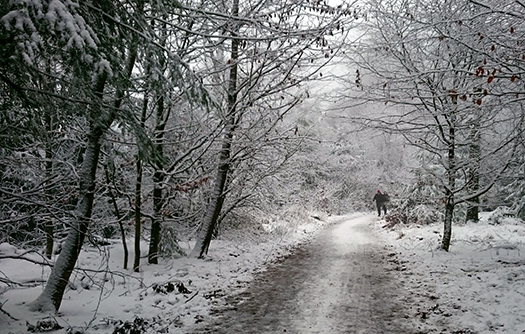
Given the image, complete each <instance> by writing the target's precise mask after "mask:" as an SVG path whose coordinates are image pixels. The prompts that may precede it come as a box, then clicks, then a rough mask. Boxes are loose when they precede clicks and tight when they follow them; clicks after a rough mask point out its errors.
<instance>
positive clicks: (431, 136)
mask: <svg viewBox="0 0 525 334" xmlns="http://www.w3.org/2000/svg"><path fill="white" fill-rule="evenodd" d="M524 16H525V6H524V5H523V4H522V3H521V2H519V1H513V2H506V1H496V0H494V1H488V2H479V1H474V0H470V1H468V0H465V1H459V0H458V1H446V2H445V1H437V2H436V1H408V0H407V1H402V0H389V1H379V0H371V1H362V2H356V3H348V4H346V3H345V4H337V5H330V4H328V3H325V2H322V1H310V2H304V1H293V0H292V1H262V2H254V3H252V2H243V1H238V0H233V1H224V2H208V1H203V2H201V3H200V4H199V5H198V6H197V5H196V4H194V3H193V2H183V1H182V2H172V1H165V2H164V1H157V2H154V3H149V2H145V1H118V2H114V1H96V2H90V1H83V2H82V3H76V2H74V1H59V0H52V1H38V0H35V1H22V0H13V1H9V2H3V3H2V4H1V5H0V17H1V25H0V39H1V41H2V43H1V45H2V46H1V49H0V52H1V55H0V85H2V90H1V96H0V104H1V108H0V113H1V114H0V215H1V217H0V224H1V227H2V228H1V231H0V241H1V242H2V243H9V244H12V245H15V246H16V247H20V248H24V249H27V250H30V251H36V252H39V253H40V254H42V260H41V263H42V264H43V265H49V263H50V262H49V259H51V258H53V259H54V263H53V270H52V271H51V274H50V277H49V279H48V281H47V283H46V286H45V289H44V290H43V291H42V294H41V295H40V296H39V297H38V298H37V299H36V300H35V301H34V302H33V303H32V304H31V308H32V309H33V310H35V311H57V310H59V308H60V304H61V301H62V297H63V294H64V291H65V289H66V287H67V282H68V281H69V278H70V276H71V274H72V272H73V271H74V270H75V264H76V260H77V258H78V256H79V253H80V251H81V248H82V246H83V244H84V242H85V241H87V242H89V243H91V244H100V243H103V242H104V239H108V238H121V240H122V244H123V247H125V248H124V250H123V251H124V263H123V264H122V266H123V268H124V269H126V268H129V269H131V270H134V271H140V270H141V266H142V265H143V262H144V261H147V262H148V263H150V264H155V263H158V261H159V260H161V259H165V258H170V257H177V256H186V255H188V256H192V257H200V258H202V257H205V256H206V254H207V252H208V249H209V245H210V242H213V241H212V239H214V238H215V237H217V236H219V235H221V234H225V233H228V231H229V230H236V231H238V230H241V231H242V230H245V231H247V233H252V232H248V231H253V230H261V229H262V226H263V225H264V224H267V223H269V222H273V221H283V222H286V221H289V222H292V221H294V222H295V221H297V217H298V216H299V217H305V219H306V218H307V217H311V216H315V217H318V218H319V217H322V216H323V215H336V214H342V213H348V212H354V211H360V210H369V209H372V208H373V206H372V205H373V203H372V196H373V194H374V193H375V191H376V190H377V189H381V190H384V191H387V192H388V193H389V194H390V196H391V198H392V200H391V203H390V206H391V207H392V209H393V210H392V211H391V214H390V216H389V217H388V220H389V222H390V223H392V224H396V223H401V222H402V223H407V224H427V223H430V222H434V221H442V222H443V227H444V228H443V238H442V240H441V245H440V247H442V248H443V249H445V250H448V249H449V247H450V237H451V233H452V226H453V223H456V224H457V223H459V224H461V223H464V222H466V221H467V220H472V221H476V220H477V219H478V214H479V211H481V210H495V209H498V210H500V211H501V215H502V216H505V215H507V216H517V217H521V218H522V219H523V218H525V187H524V183H525V161H524V156H525V154H524V153H525V144H524V143H525V141H524V140H523V135H524V134H523V131H524V129H525V125H524V115H525V113H524V111H523V96H524V95H523V91H524V87H523V75H524V73H525V72H524V65H525V50H524V46H523V43H524V35H525V26H524V24H523V22H524V20H523V18H524ZM130 235H131V236H133V240H134V241H133V245H127V241H128V237H129V236H130ZM141 240H147V242H148V249H147V252H145V250H141V249H140V247H141ZM181 240H185V241H186V240H192V241H194V245H195V246H194V247H193V250H192V251H191V252H190V254H183V250H182V248H181V247H180V245H179V242H180V241H181ZM127 247H133V248H134V251H133V254H135V256H134V258H133V259H128V256H127V255H126V254H128V249H127ZM142 253H146V254H147V256H146V258H144V259H141V256H140V255H141V254H142ZM57 254H58V256H57V257H56V256H55V255H57ZM2 256H4V255H0V258H2ZM20 257H23V256H20ZM55 259H56V260H55ZM130 260H133V261H130ZM33 261H34V260H33ZM130 262H132V264H130ZM0 280H1V282H2V283H3V284H6V285H7V286H16V285H17V284H18V283H17V282H15V281H13V280H11V279H10V278H9V277H2V278H0Z"/></svg>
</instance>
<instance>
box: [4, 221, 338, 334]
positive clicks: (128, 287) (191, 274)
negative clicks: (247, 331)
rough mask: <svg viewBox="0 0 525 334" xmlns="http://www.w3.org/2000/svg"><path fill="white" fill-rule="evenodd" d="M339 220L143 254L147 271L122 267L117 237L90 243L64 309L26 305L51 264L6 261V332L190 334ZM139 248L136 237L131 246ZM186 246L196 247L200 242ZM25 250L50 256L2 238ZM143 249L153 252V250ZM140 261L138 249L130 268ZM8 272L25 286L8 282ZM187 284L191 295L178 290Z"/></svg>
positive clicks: (274, 227)
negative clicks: (218, 304) (159, 257)
mask: <svg viewBox="0 0 525 334" xmlns="http://www.w3.org/2000/svg"><path fill="white" fill-rule="evenodd" d="M335 220H337V218H335ZM335 220H334V219H330V221H328V220H327V221H321V220H319V219H314V218H310V219H308V221H306V222H301V223H295V222H294V223H291V224H290V223H279V222H273V223H269V224H265V225H263V226H261V229H260V230H259V231H258V232H257V233H253V231H248V235H244V236H241V235H239V234H237V235H230V236H229V238H228V239H227V240H225V239H219V240H213V241H212V243H211V246H210V249H209V256H208V257H207V258H206V259H205V260H199V259H192V258H178V259H172V260H168V261H166V262H164V263H162V264H159V265H148V264H147V259H146V258H143V260H142V266H141V272H140V273H133V272H132V271H131V270H123V269H122V261H123V260H122V259H123V251H122V244H121V243H120V241H119V240H110V241H111V242H112V245H110V246H107V247H98V248H97V247H94V246H89V245H87V246H86V247H84V250H83V251H82V253H81V255H80V258H79V261H78V263H77V266H78V267H79V268H81V270H77V271H76V272H75V273H74V274H73V277H72V279H71V284H70V286H69V288H68V289H67V291H66V294H65V297H64V300H63V302H62V305H61V307H60V312H59V314H58V315H53V314H39V313H33V312H29V311H28V309H27V305H26V304H27V303H30V302H31V301H33V300H34V299H35V298H36V297H37V296H38V294H39V293H40V292H41V291H42V289H43V287H44V285H43V284H44V282H45V280H46V278H47V276H48V274H49V271H50V270H49V268H47V267H42V266H41V265H37V264H34V263H31V262H28V261H24V260H18V259H6V258H4V259H0V306H1V309H0V311H2V312H0V333H2V334H3V333H9V334H15V333H16V334H18V333H27V332H28V330H27V328H28V327H27V323H26V322H29V324H30V325H33V326H37V323H38V322H40V324H41V325H42V326H40V327H44V326H49V325H51V322H52V321H55V320H56V322H57V323H58V324H59V325H60V326H61V327H63V329H62V330H59V331H57V333H64V332H66V331H68V330H69V331H70V332H74V331H71V328H73V329H75V330H78V332H79V333H82V331H83V330H84V329H85V328H88V329H87V330H85V332H86V333H90V334H93V333H112V332H113V331H114V328H116V327H118V326H119V324H120V326H121V327H122V328H124V327H126V326H127V327H128V328H130V327H132V326H135V327H137V328H140V327H142V328H144V329H148V330H149V331H148V333H158V332H163V331H164V332H166V333H189V332H191V330H192V328H193V327H194V326H197V325H198V324H199V323H200V322H201V321H204V320H205V319H207V318H208V317H209V311H210V309H211V305H212V303H213V301H214V299H216V298H220V297H222V296H225V295H226V294H230V293H231V292H232V291H234V290H238V289H242V288H244V287H245V286H246V283H247V282H249V281H250V280H251V279H252V278H253V274H254V273H256V272H258V271H261V270H264V263H270V262H272V261H274V260H275V259H277V258H279V257H282V256H285V255H286V254H288V253H289V252H290V251H291V250H292V249H293V248H294V247H295V246H297V245H298V244H300V243H302V242H306V241H307V240H309V239H310V238H311V237H313V236H314V235H315V233H316V232H317V231H318V230H320V229H321V228H322V227H323V226H325V225H327V224H329V222H333V221H335ZM131 246H132V242H131V241H130V242H128V247H131ZM181 246H182V247H183V248H185V250H186V251H188V252H189V250H191V248H192V246H193V243H190V242H188V243H183V244H181ZM141 249H142V250H144V252H147V249H148V245H147V244H146V243H144V244H143V245H142V246H141ZM17 255H23V256H24V257H25V258H28V259H32V260H35V261H38V262H42V261H44V259H42V258H41V257H40V256H38V255H36V254H34V253H33V254H32V253H29V254H24V252H23V251H22V250H18V249H16V248H14V247H12V246H10V245H7V244H0V258H1V257H2V256H3V257H5V256H17ZM142 255H143V257H146V253H144V254H142ZM132 259H133V251H132V249H131V250H130V261H129V264H128V266H130V267H131V265H132V261H133V260H132ZM4 277H5V278H9V279H10V280H12V281H15V282H18V283H21V284H23V285H24V286H25V287H23V288H21V287H20V286H15V285H10V286H8V285H6V284H3V283H2V280H1V279H2V278H4ZM168 283H171V284H172V286H170V285H169V284H168ZM179 283H182V286H183V287H184V288H186V289H187V290H188V291H186V292H187V293H180V292H179V291H178V290H179V289H178V287H177V285H178V284H179ZM179 286H180V285H179ZM182 286H181V287H182ZM170 287H174V291H170V292H167V291H161V290H170ZM155 290H156V291H155ZM137 317H138V318H141V319H143V320H145V321H146V322H147V324H145V323H142V322H140V321H138V320H137V321H136V322H135V323H134V324H131V323H128V324H122V323H121V322H122V321H124V322H125V321H129V322H133V321H134V319H136V318H137ZM15 319H16V320H15ZM68 333H69V332H68ZM117 333H119V334H120V333H128V332H126V331H121V332H117Z"/></svg>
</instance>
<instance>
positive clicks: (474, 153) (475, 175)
mask: <svg viewBox="0 0 525 334" xmlns="http://www.w3.org/2000/svg"><path fill="white" fill-rule="evenodd" d="M480 141H481V138H480V129H479V122H478V120H477V119H476V120H475V121H474V122H473V124H472V128H471V129H470V134H469V158H470V163H469V168H468V172H467V190H468V193H469V194H475V193H478V192H479V190H480V184H479V160H480V155H481V148H480ZM465 219H466V221H467V222H468V221H473V222H477V221H479V196H476V197H474V198H473V199H471V200H469V201H468V202H467V215H466V217H465Z"/></svg>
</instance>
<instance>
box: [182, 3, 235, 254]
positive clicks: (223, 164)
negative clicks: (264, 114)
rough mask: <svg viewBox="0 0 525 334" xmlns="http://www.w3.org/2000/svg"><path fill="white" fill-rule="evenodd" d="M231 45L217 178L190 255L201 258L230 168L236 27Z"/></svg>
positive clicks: (207, 242)
mask: <svg viewBox="0 0 525 334" xmlns="http://www.w3.org/2000/svg"><path fill="white" fill-rule="evenodd" d="M238 15H239V0H234V1H233V8H232V16H233V17H237V16H238ZM232 30H233V32H232V36H233V38H232V45H231V67H230V78H229V83H228V114H227V115H226V126H225V133H224V137H223V142H222V148H221V152H220V155H219V169H218V171H217V178H216V179H215V185H214V188H213V193H212V196H211V201H210V206H209V207H208V210H207V212H206V215H205V216H204V220H203V224H202V227H201V231H200V233H199V235H198V237H197V242H196V244H195V246H194V248H193V250H192V251H191V254H190V256H193V257H199V258H202V257H203V256H204V254H207V253H208V249H209V247H210V243H211V239H212V236H213V232H214V231H215V229H216V228H217V221H218V219H219V216H220V213H221V210H222V205H223V203H224V196H225V194H224V190H225V188H226V181H227V179H228V172H229V170H230V163H231V162H230V155H231V147H232V139H233V132H234V129H235V117H236V104H237V66H238V65H237V62H238V58H239V40H238V39H237V38H236V37H237V34H236V31H237V30H238V28H237V29H232Z"/></svg>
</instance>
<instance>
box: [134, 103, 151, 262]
mask: <svg viewBox="0 0 525 334" xmlns="http://www.w3.org/2000/svg"><path fill="white" fill-rule="evenodd" d="M147 112H148V98H147V96H146V97H145V98H144V102H143V105H142V114H141V116H140V126H141V129H144V127H145V124H146V115H147ZM137 138H140V135H139V136H137ZM138 141H140V139H138ZM140 147H141V145H140V143H139V142H137V163H136V166H137V178H136V183H135V258H134V261H133V271H135V272H139V270H140V238H141V231H142V175H143V163H142V152H141V148H140Z"/></svg>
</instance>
